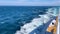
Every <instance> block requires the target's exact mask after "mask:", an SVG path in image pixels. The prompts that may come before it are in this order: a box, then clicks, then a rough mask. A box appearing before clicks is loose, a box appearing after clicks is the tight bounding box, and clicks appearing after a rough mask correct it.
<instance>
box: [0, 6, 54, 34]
mask: <svg viewBox="0 0 60 34" xmlns="http://www.w3.org/2000/svg"><path fill="white" fill-rule="evenodd" d="M53 7H54V6H53ZM49 8H52V6H0V34H15V32H16V31H17V30H20V29H21V26H23V25H24V24H26V23H30V22H31V20H33V19H34V18H39V17H40V16H38V15H44V14H46V12H47V10H48V9H49Z"/></svg>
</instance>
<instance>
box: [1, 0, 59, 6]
mask: <svg viewBox="0 0 60 34" xmlns="http://www.w3.org/2000/svg"><path fill="white" fill-rule="evenodd" d="M1 5H13V6H60V0H0V6H1Z"/></svg>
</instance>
